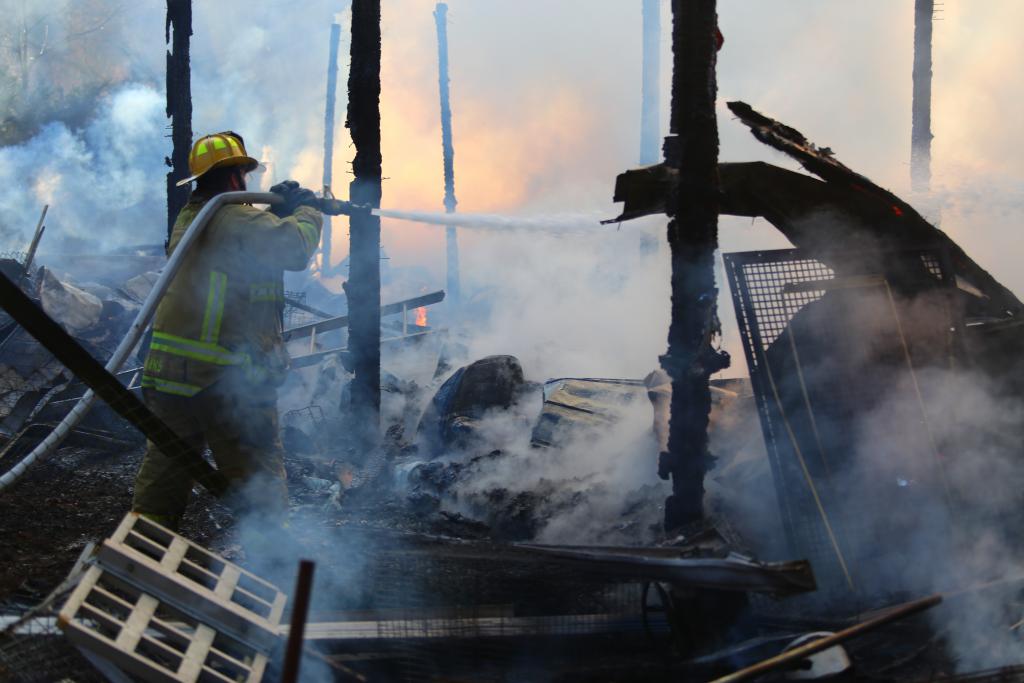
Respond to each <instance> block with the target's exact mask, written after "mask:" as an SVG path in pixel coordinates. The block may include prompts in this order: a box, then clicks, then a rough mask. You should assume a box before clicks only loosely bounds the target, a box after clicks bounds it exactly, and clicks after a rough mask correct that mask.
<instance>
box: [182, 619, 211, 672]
mask: <svg viewBox="0 0 1024 683" xmlns="http://www.w3.org/2000/svg"><path fill="white" fill-rule="evenodd" d="M216 637H217V632H216V631H214V630H213V629H212V628H210V627H209V626H207V625H206V624H200V625H199V628H197V629H196V632H195V634H194V635H193V636H192V642H191V643H190V644H189V646H188V650H186V651H185V656H184V657H183V658H182V662H181V666H180V667H178V677H179V678H181V679H182V680H183V681H194V680H196V679H197V678H199V673H200V672H201V671H202V670H203V664H205V663H206V655H207V654H208V653H209V651H210V648H211V647H212V646H213V639H214V638H216Z"/></svg>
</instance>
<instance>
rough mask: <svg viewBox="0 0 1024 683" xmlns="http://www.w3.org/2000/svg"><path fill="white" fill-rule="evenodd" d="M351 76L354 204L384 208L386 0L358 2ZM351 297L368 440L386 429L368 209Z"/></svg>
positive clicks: (355, 233) (373, 219) (357, 418)
mask: <svg viewBox="0 0 1024 683" xmlns="http://www.w3.org/2000/svg"><path fill="white" fill-rule="evenodd" d="M350 56H351V61H350V67H349V75H348V117H347V119H346V121H345V127H346V128H348V129H349V131H350V132H351V134H352V143H353V145H354V146H355V148H356V155H355V158H354V159H353V161H352V171H353V173H354V175H355V179H354V180H353V181H352V183H351V184H350V186H349V197H350V199H351V201H352V202H353V203H354V204H363V205H368V206H372V207H374V208H380V200H381V177H382V170H381V165H382V157H381V151H380V58H381V29H380V0H353V2H352V42H351V50H350ZM349 220H350V230H349V264H350V265H349V278H348V282H347V283H346V287H345V293H346V295H347V297H348V312H349V313H348V314H349V319H350V323H349V350H350V352H351V357H352V363H353V370H354V373H355V376H354V377H353V379H352V390H351V397H352V414H353V417H354V421H353V424H355V425H358V426H359V429H360V430H362V432H363V433H362V434H360V435H357V436H358V437H359V438H360V439H361V440H363V441H364V442H366V443H372V442H374V441H376V439H377V436H378V432H379V427H380V218H379V217H378V216H374V215H372V214H371V213H370V212H368V211H365V212H364V211H360V212H357V213H356V214H354V215H353V216H351V217H350V219H349Z"/></svg>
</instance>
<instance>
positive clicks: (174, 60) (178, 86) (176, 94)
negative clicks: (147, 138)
mask: <svg viewBox="0 0 1024 683" xmlns="http://www.w3.org/2000/svg"><path fill="white" fill-rule="evenodd" d="M191 40H192V0H167V20H166V23H165V25H164V41H165V42H166V43H170V45H171V49H170V51H169V52H168V53H167V88H166V89H167V109H166V111H167V118H169V119H170V120H171V144H172V145H173V147H172V151H171V156H170V157H169V158H166V159H164V161H165V163H166V164H167V165H168V166H169V167H170V169H171V170H170V171H169V172H168V173H167V239H168V240H170V238H171V231H172V230H173V229H174V221H175V220H177V218H178V212H180V211H181V208H182V207H183V206H185V204H186V203H187V202H188V197H189V188H188V186H187V185H186V186H185V187H178V186H177V183H178V181H179V180H181V179H183V178H187V177H188V176H189V175H190V174H189V170H188V155H189V152H190V151H191V149H192V72H191V65H190V62H189V59H190V57H189V49H190V43H191Z"/></svg>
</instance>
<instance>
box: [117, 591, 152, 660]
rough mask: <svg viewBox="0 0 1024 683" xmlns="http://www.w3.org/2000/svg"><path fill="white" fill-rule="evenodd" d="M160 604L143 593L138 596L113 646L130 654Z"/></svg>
mask: <svg viewBox="0 0 1024 683" xmlns="http://www.w3.org/2000/svg"><path fill="white" fill-rule="evenodd" d="M158 604H160V602H159V601H158V600H157V599H156V598H154V597H153V596H152V595H147V594H146V593H143V594H142V595H140V596H139V601H138V602H136V603H135V609H133V610H132V613H131V614H129V615H128V620H127V621H126V622H125V623H124V627H123V628H122V629H121V632H120V633H119V634H118V635H117V640H116V641H114V644H115V645H117V646H118V647H119V648H121V649H122V650H126V651H128V652H131V651H133V650H134V649H135V646H136V645H138V644H139V640H141V639H142V634H143V633H145V632H146V627H147V626H149V619H150V617H152V616H153V613H154V612H156V606H157V605H158Z"/></svg>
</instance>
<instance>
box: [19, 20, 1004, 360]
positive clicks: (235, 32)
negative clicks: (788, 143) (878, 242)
mask: <svg viewBox="0 0 1024 683" xmlns="http://www.w3.org/2000/svg"><path fill="white" fill-rule="evenodd" d="M30 4H32V3H30ZM382 4H383V67H382V81H383V86H382V98H381V111H382V128H383V157H384V164H383V168H384V176H385V182H384V190H383V205H384V206H385V207H386V208H392V209H401V210H412V211H416V210H420V211H430V210H436V211H440V210H442V208H443V206H442V197H443V187H442V175H441V174H442V158H441V141H440V117H439V107H438V92H437V45H436V34H435V27H434V19H433V16H432V11H433V8H434V4H435V3H434V2H433V1H432V0H384V2H383V3H382ZM39 5H40V6H47V5H46V3H39ZM346 5H347V3H345V2H342V1H340V0H310V1H309V2H303V3H301V4H296V3H290V2H284V1H283V0H264V1H257V0H251V1H246V2H243V1H242V0H219V1H218V2H216V3H212V2H197V3H195V17H194V36H193V38H192V46H193V47H192V65H193V99H194V107H195V113H194V123H193V127H194V129H195V131H196V132H197V133H200V132H205V131H216V130H223V129H229V128H230V129H233V130H237V131H239V132H241V133H243V134H244V135H245V137H246V140H247V142H248V143H249V146H250V148H251V149H252V150H253V151H254V152H255V153H257V154H258V155H259V156H261V157H262V158H264V159H266V160H267V161H268V162H270V163H269V169H270V170H269V171H268V173H267V174H266V176H265V177H264V178H263V180H262V184H263V186H264V187H266V186H268V185H269V184H270V183H271V182H273V181H279V180H282V179H284V178H286V177H293V178H295V179H297V180H299V181H300V182H302V183H304V184H306V185H308V186H310V187H313V188H315V189H318V188H319V186H320V177H321V173H322V168H321V164H322V144H323V143H322V141H323V117H324V113H323V112H324V98H325V73H326V62H327V49H328V36H329V30H330V22H331V20H332V17H334V16H335V15H336V14H337V13H338V12H340V11H343V10H344V8H345V6H346ZM448 5H449V38H450V47H449V56H450V62H451V72H450V77H451V97H452V110H453V127H454V141H455V182H456V195H457V197H458V200H459V211H461V212H489V213H503V214H520V215H530V216H538V215H540V216H543V215H548V214H559V215H567V214H568V215H579V216H581V217H586V219H587V220H588V221H590V222H591V223H592V222H593V220H592V219H593V218H594V217H596V216H605V217H612V216H614V215H616V214H617V213H618V210H619V208H620V207H618V206H616V205H614V204H613V203H612V201H611V195H612V191H613V187H614V181H615V176H616V175H617V174H618V173H620V172H622V171H624V170H626V169H628V168H631V167H634V166H636V165H637V161H638V158H639V149H638V148H639V121H640V73H641V0H520V1H517V2H507V1H501V0H450V2H449V3H448ZM913 5H914V3H913V1H912V0H861V2H857V3H849V2H838V1H835V0H832V1H830V2H823V1H822V0H775V1H773V2H771V3H768V2H755V1H751V0H719V5H718V6H719V17H720V27H721V30H722V33H723V34H724V36H725V45H724V47H723V49H722V51H721V52H720V53H719V69H718V84H719V128H720V137H721V158H722V159H723V160H728V161H745V160H755V159H762V160H767V161H770V162H772V163H776V164H778V165H781V166H784V167H787V168H796V165H795V164H794V163H793V162H791V161H790V160H788V159H786V158H784V157H782V156H781V155H780V154H778V153H775V152H773V151H771V150H769V149H767V148H765V147H764V146H762V145H760V144H759V143H757V142H756V141H755V140H754V139H753V138H752V137H751V136H750V134H749V132H748V131H747V130H746V128H745V127H743V126H741V125H740V124H738V123H737V122H735V121H733V120H732V117H731V115H730V114H729V112H728V111H727V110H726V109H725V108H724V104H723V103H724V102H725V101H727V100H731V99H742V100H744V101H746V102H748V103H750V104H752V105H753V106H754V107H755V108H757V109H759V110H761V111H763V112H764V113H766V114H768V115H770V116H773V117H775V118H778V119H779V120H782V121H784V122H786V123H788V124H790V125H792V126H794V127H796V128H798V129H799V130H801V131H802V132H803V133H805V134H806V135H807V136H808V137H809V138H810V139H811V140H813V141H815V142H817V143H819V144H820V145H822V146H828V147H831V148H832V149H833V150H834V151H835V153H836V155H837V156H838V158H839V159H840V160H842V161H843V162H844V163H846V164H847V165H848V166H850V167H852V168H854V169H855V170H858V171H860V172H862V173H864V174H866V175H867V176H869V177H870V178H872V179H873V180H875V181H876V182H878V183H879V184H881V185H883V186H886V187H889V188H890V189H892V190H894V191H895V192H897V193H898V194H901V195H904V196H905V197H906V198H908V199H910V200H911V201H912V202H913V203H915V204H916V205H918V206H919V207H920V208H921V209H922V210H923V212H924V213H925V215H926V216H928V217H929V218H931V219H933V220H936V221H938V222H939V223H940V224H941V227H942V228H943V229H945V230H946V231H948V232H949V233H950V234H951V235H952V236H953V237H954V238H955V239H957V240H959V241H960V243H961V244H962V246H963V247H964V248H965V249H966V250H967V251H968V253H970V254H971V255H972V256H973V257H974V258H975V259H976V260H977V261H978V262H979V263H981V264H982V265H983V266H984V267H986V268H988V269H990V270H991V271H992V272H993V274H994V275H996V277H998V278H1000V279H1001V280H1002V281H1003V282H1004V284H1006V285H1007V286H1009V287H1010V288H1011V289H1014V290H1016V291H1018V292H1021V291H1024V270H1022V269H1020V268H1019V267H1018V266H1017V260H1018V257H1017V249H1016V246H1017V241H1016V240H1015V233H1014V224H1015V222H1016V220H1017V219H1018V217H1019V215H1020V213H1021V211H1020V209H1021V208H1022V206H1024V193H1022V190H1021V187H1022V186H1024V185H1022V182H1021V181H1024V163H1022V162H1021V159H1022V153H1024V138H1022V136H1020V135H1019V134H1018V133H1017V126H1016V123H1017V121H1019V120H1021V118H1022V114H1024V111H1022V110H1024V97H1022V93H1021V76H1020V74H1021V73H1024V45H1022V43H1021V41H1020V40H1019V36H1018V35H1017V28H1016V27H1019V26H1020V25H1022V21H1024V3H1021V2H1019V1H1018V0H986V2H977V1H976V0H975V1H970V0H947V1H946V2H945V4H944V5H942V7H941V11H940V13H939V14H938V15H937V19H938V21H936V24H935V35H934V73H935V76H934V84H933V93H934V100H933V117H932V120H933V132H934V134H935V140H934V144H933V164H932V171H933V185H932V189H933V192H932V195H931V196H928V197H915V196H913V195H911V194H910V190H909V157H910V105H911V99H910V95H911V66H912V37H913V14H914V12H913ZM119 11H120V12H121V17H120V19H121V21H120V29H119V30H120V33H119V34H117V35H116V36H112V37H111V40H117V41H120V45H121V48H122V52H123V55H124V57H123V59H124V60H126V61H128V62H130V63H131V68H130V69H129V72H130V73H131V76H130V77H129V78H127V80H125V81H124V82H123V83H122V85H121V86H120V88H111V89H109V90H108V91H107V94H106V96H105V97H106V100H105V101H104V102H103V103H102V104H101V106H100V107H99V109H98V111H99V112H100V113H99V114H98V115H97V119H96V121H94V123H93V124H92V127H91V128H90V129H87V130H85V131H82V130H77V129H76V130H70V131H61V130H59V129H57V128H55V129H54V130H53V131H50V133H49V134H48V135H49V137H47V136H45V135H41V136H40V138H39V139H38V140H37V141H35V142H36V143H37V144H35V145H34V146H33V142H32V141H30V142H29V143H26V144H25V145H22V146H19V147H18V148H17V149H10V148H8V149H0V179H2V180H3V181H4V185H5V186H6V188H7V189H6V190H3V191H0V221H2V222H3V223H4V224H6V225H11V224H14V225H17V226H26V228H25V229H22V230H21V231H20V234H17V236H16V237H15V238H14V239H13V241H14V242H17V241H18V240H21V241H24V240H25V239H26V234H25V233H26V232H27V230H28V229H30V228H31V226H32V225H34V222H35V217H36V215H37V212H38V209H39V204H41V203H43V201H50V202H51V203H53V204H54V206H53V208H52V209H51V217H50V225H49V226H48V228H49V229H48V232H47V240H48V241H47V242H44V253H45V251H46V249H48V248H49V249H51V250H53V249H59V248H60V245H61V244H62V242H61V238H60V236H61V235H62V234H64V235H76V236H80V237H81V236H83V235H84V236H88V237H90V238H95V237H96V236H97V235H102V237H103V240H104V245H105V246H107V247H113V246H120V245H125V244H138V243H140V242H149V243H156V242H159V241H160V240H161V238H162V229H163V216H162V213H161V211H162V205H161V203H162V193H163V179H162V174H163V173H164V172H165V169H164V168H163V166H162V161H163V156H165V155H166V154H167V153H168V152H169V150H168V149H167V147H168V144H169V143H168V141H167V140H166V138H164V137H163V136H161V135H160V131H161V129H162V126H163V125H166V122H165V121H164V120H163V112H162V104H163V102H162V100H163V93H162V71H163V59H164V44H163V30H164V26H163V22H164V3H163V2H159V1H158V0H139V1H138V2H133V3H122V4H121V5H120V10H119ZM341 21H342V23H343V24H344V25H345V26H346V28H347V15H342V17H341ZM669 25H670V4H669V2H667V1H666V2H663V3H662V29H663V30H662V44H661V48H662V73H661V81H662V117H661V119H662V124H663V126H664V125H666V124H667V121H668V93H669V78H670V73H669V70H670V65H671V54H670V38H669V27H670V26H669ZM347 49H348V43H347V39H346V38H345V36H344V35H343V41H342V55H343V57H342V60H341V71H340V79H339V82H340V85H341V87H340V92H339V101H338V112H339V115H338V128H337V133H336V141H337V142H336V147H335V157H334V158H335V165H334V177H335V192H336V194H338V195H344V193H345V192H344V190H345V187H344V186H345V181H346V179H347V178H349V177H350V175H349V164H350V162H351V158H352V155H353V153H354V150H353V149H352V148H351V145H350V141H349V139H348V137H347V135H346V131H345V129H344V128H343V127H342V124H343V121H344V109H345V93H344V83H345V79H346V76H347ZM90 131H91V132H90ZM662 133H663V134H665V133H667V130H663V131H662ZM62 135H63V136H64V137H61V136H62ZM121 140H123V141H125V143H126V144H127V145H130V147H128V148H127V150H128V151H126V152H124V153H121V154H118V155H113V154H112V153H111V152H110V151H109V150H110V149H112V148H113V147H116V146H117V144H116V142H114V143H113V144H112V141H121ZM55 141H61V142H60V147H61V149H71V150H74V151H75V156H74V160H73V164H72V167H73V168H79V167H80V168H81V171H80V172H78V173H72V172H70V171H68V170H67V169H68V167H69V164H67V163H61V164H59V165H58V164H57V163H56V162H54V161H53V160H50V166H48V168H49V169H50V170H49V171H47V172H45V173H44V172H38V171H37V167H38V165H39V164H40V161H39V160H40V159H41V158H44V157H47V156H48V155H51V154H52V153H53V152H52V150H53V148H54V146H55ZM5 161H6V162H7V163H6V165H7V166H8V168H7V170H6V171H5V169H4V165H5V164H4V162H5ZM97 169H102V172H100V171H98V170H97ZM92 174H95V175H92ZM26 190H27V191H26ZM97 190H98V193H97ZM5 193H6V195H5ZM90 193H92V194H98V195H99V197H100V198H101V199H96V198H93V199H87V198H86V197H85V195H88V194H90ZM90 202H91V203H90ZM581 220H582V218H581ZM97 223H99V224H100V225H101V226H102V227H103V228H104V229H103V230H97V229H96V224H97ZM335 225H336V227H335V231H336V236H335V239H334V243H335V249H336V251H335V260H339V259H340V258H342V257H343V256H344V253H345V251H346V248H347V239H346V235H347V227H346V225H345V224H344V221H342V220H339V221H336V223H335ZM51 235H52V237H51ZM460 239H461V248H462V265H463V279H464V281H465V289H466V290H467V293H468V294H470V295H472V293H473V292H474V291H489V292H491V293H492V296H496V297H497V298H496V301H497V302H498V308H499V310H508V311H513V312H514V315H513V314H511V313H510V314H508V315H506V316H505V317H506V318H510V319H511V320H507V321H504V322H502V321H497V322H495V321H492V323H494V324H491V325H489V326H484V327H482V328H481V330H480V332H481V334H480V337H481V339H485V338H486V339H489V340H490V341H487V342H481V344H482V345H481V347H480V348H479V352H480V353H487V352H496V351H499V347H500V346H501V345H502V344H503V343H504V344H505V345H506V347H511V349H508V348H506V349H505V350H506V351H509V350H510V351H511V352H515V353H517V354H520V355H523V356H525V357H526V358H527V359H531V360H532V361H533V363H534V366H535V367H536V368H537V372H538V373H540V374H549V373H550V374H552V375H558V374H569V373H581V374H589V375H600V374H605V375H607V374H614V375H628V376H642V375H643V374H645V373H646V370H649V369H652V368H653V367H654V366H655V365H656V364H657V355H658V354H659V353H661V352H663V351H664V347H665V341H664V340H665V334H666V332H667V325H668V282H667V280H668V274H669V268H668V261H667V249H666V247H665V244H664V241H665V239H664V220H663V219H661V218H657V217H654V218H648V219H644V220H643V221H637V222H633V223H627V224H624V225H622V226H621V227H618V228H616V227H614V226H613V227H609V228H602V229H593V230H589V231H585V232H584V233H583V234H580V235H574V236H558V237H548V236H545V235H537V234H534V233H530V234H529V235H527V236H524V235H523V234H521V233H498V232H495V231H488V232H485V231H473V230H463V231H461V237H460ZM382 240H383V245H384V248H385V250H386V251H387V254H388V256H389V257H390V264H391V265H392V266H399V267H419V268H421V269H425V272H426V273H428V276H427V277H428V279H430V278H433V279H434V280H436V283H425V284H436V286H441V285H442V283H443V271H444V235H443V230H439V229H438V228H435V227H429V226H423V225H418V224H414V223H407V222H399V221H390V220H386V221H384V230H383V237H382ZM644 240H646V241H647V242H648V247H647V248H642V245H641V244H640V243H641V242H643V241H644ZM720 241H721V246H722V250H723V251H738V250H747V249H763V248H783V247H787V246H788V244H787V243H786V241H785V240H784V239H783V238H782V237H781V236H779V235H778V234H777V233H775V231H774V230H773V229H772V228H771V227H770V226H769V225H767V224H766V223H764V222H763V221H760V220H757V221H749V220H740V219H734V218H727V217H726V218H723V219H722V221H721V235H720ZM652 242H653V244H654V245H655V247H654V248H653V249H652V248H650V243H652ZM16 246H17V245H16V244H15V245H14V246H12V247H11V248H15V247H16ZM425 284H419V283H418V284H417V287H420V286H425ZM331 285H332V286H334V287H337V286H339V285H340V282H332V283H331ZM720 286H721V287H722V288H723V290H724V288H725V286H724V284H723V285H720ZM495 291H496V292H497V294H496V295H495V294H494V292H495ZM402 293H404V292H398V291H396V292H394V293H393V294H394V296H396V297H397V296H399V294H402ZM416 293H418V292H411V294H416ZM722 295H723V296H722V300H721V303H722V311H721V316H722V318H723V320H724V321H725V324H726V339H725V340H724V343H725V346H726V348H727V349H729V350H730V351H731V352H732V355H733V357H734V359H735V364H734V368H733V369H732V370H731V371H728V373H727V374H744V372H745V370H744V369H743V367H742V353H741V351H740V348H739V346H738V341H737V340H736V339H735V334H734V331H735V326H734V324H733V323H732V322H731V320H732V317H733V313H732V310H731V306H730V304H729V301H728V293H727V292H726V291H723V292H722ZM386 298H388V297H387V296H386ZM598 347H600V348H598ZM559 351H563V352H564V353H559Z"/></svg>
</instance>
